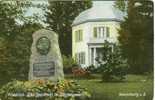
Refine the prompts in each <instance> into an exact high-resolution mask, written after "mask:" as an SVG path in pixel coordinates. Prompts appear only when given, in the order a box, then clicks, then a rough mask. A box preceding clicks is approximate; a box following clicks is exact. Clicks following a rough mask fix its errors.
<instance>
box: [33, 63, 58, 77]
mask: <svg viewBox="0 0 155 100" xmlns="http://www.w3.org/2000/svg"><path fill="white" fill-rule="evenodd" d="M33 75H34V76H35V77H48V76H54V75H55V64H54V62H44V63H34V65H33Z"/></svg>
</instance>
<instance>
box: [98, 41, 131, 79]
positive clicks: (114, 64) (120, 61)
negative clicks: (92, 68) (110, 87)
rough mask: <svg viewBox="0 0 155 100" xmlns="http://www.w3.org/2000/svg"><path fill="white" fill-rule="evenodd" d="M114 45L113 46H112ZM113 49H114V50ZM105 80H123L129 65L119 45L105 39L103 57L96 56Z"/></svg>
mask: <svg viewBox="0 0 155 100" xmlns="http://www.w3.org/2000/svg"><path fill="white" fill-rule="evenodd" d="M112 46H113V48H112ZM112 49H113V50H112ZM96 61H97V62H98V63H99V68H98V69H99V71H100V73H101V75H102V80H103V81H114V80H115V81H121V80H123V79H124V78H125V77H124V76H125V75H126V74H127V69H128V65H127V62H126V60H125V59H124V58H123V57H122V54H121V51H120V49H119V47H118V46H116V45H115V44H111V43H109V42H107V41H105V44H104V47H103V48H102V57H101V58H96Z"/></svg>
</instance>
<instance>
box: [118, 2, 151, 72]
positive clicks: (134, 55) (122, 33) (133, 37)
mask: <svg viewBox="0 0 155 100" xmlns="http://www.w3.org/2000/svg"><path fill="white" fill-rule="evenodd" d="M118 39H119V42H120V44H121V49H122V51H123V55H124V57H126V58H127V59H128V63H129V65H130V68H131V72H132V73H137V74H138V73H144V72H150V71H153V70H152V69H153V3H152V2H151V1H147V0H144V1H138V0H129V1H128V9H127V16H126V17H125V19H124V21H123V22H121V24H120V29H119V37H118Z"/></svg>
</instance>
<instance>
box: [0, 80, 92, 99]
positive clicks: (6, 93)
mask: <svg viewBox="0 0 155 100" xmlns="http://www.w3.org/2000/svg"><path fill="white" fill-rule="evenodd" d="M17 94H18V95H17ZM19 94H20V95H19ZM21 94H22V95H21ZM23 94H24V95H23ZM65 94H66V95H65ZM67 94H81V96H80V97H77V96H75V97H73V96H71V95H67ZM84 97H85V99H86V98H90V94H89V93H88V91H87V90H86V89H84V88H81V87H80V86H79V85H78V84H77V83H76V82H74V81H69V80H61V81H58V82H52V81H47V80H46V81H45V80H33V81H25V82H23V81H13V82H10V83H8V84H6V85H4V86H3V87H2V88H1V89H0V98H1V99H2V100H18V99H20V100H36V98H39V99H40V98H41V100H57V99H58V98H61V100H71V98H72V100H81V99H80V98H84ZM45 98H46V99H45ZM76 98H78V99H76Z"/></svg>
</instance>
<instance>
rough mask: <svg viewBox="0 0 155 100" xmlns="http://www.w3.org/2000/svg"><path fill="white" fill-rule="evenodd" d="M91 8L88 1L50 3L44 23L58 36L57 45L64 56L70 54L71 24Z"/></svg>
mask: <svg viewBox="0 0 155 100" xmlns="http://www.w3.org/2000/svg"><path fill="white" fill-rule="evenodd" d="M90 6H91V1H90V0H84V1H75V2H72V1H67V2H66V1H50V0H49V6H48V11H47V12H46V15H45V16H46V23H47V24H48V25H49V28H51V29H53V30H54V31H55V32H56V33H58V34H59V44H60V49H61V52H62V53H63V54H64V55H69V54H71V48H72V47H71V43H72V28H71V25H72V22H73V20H74V18H75V17H76V16H77V15H78V14H79V13H80V12H82V11H83V10H85V9H88V8H89V7H90Z"/></svg>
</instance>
